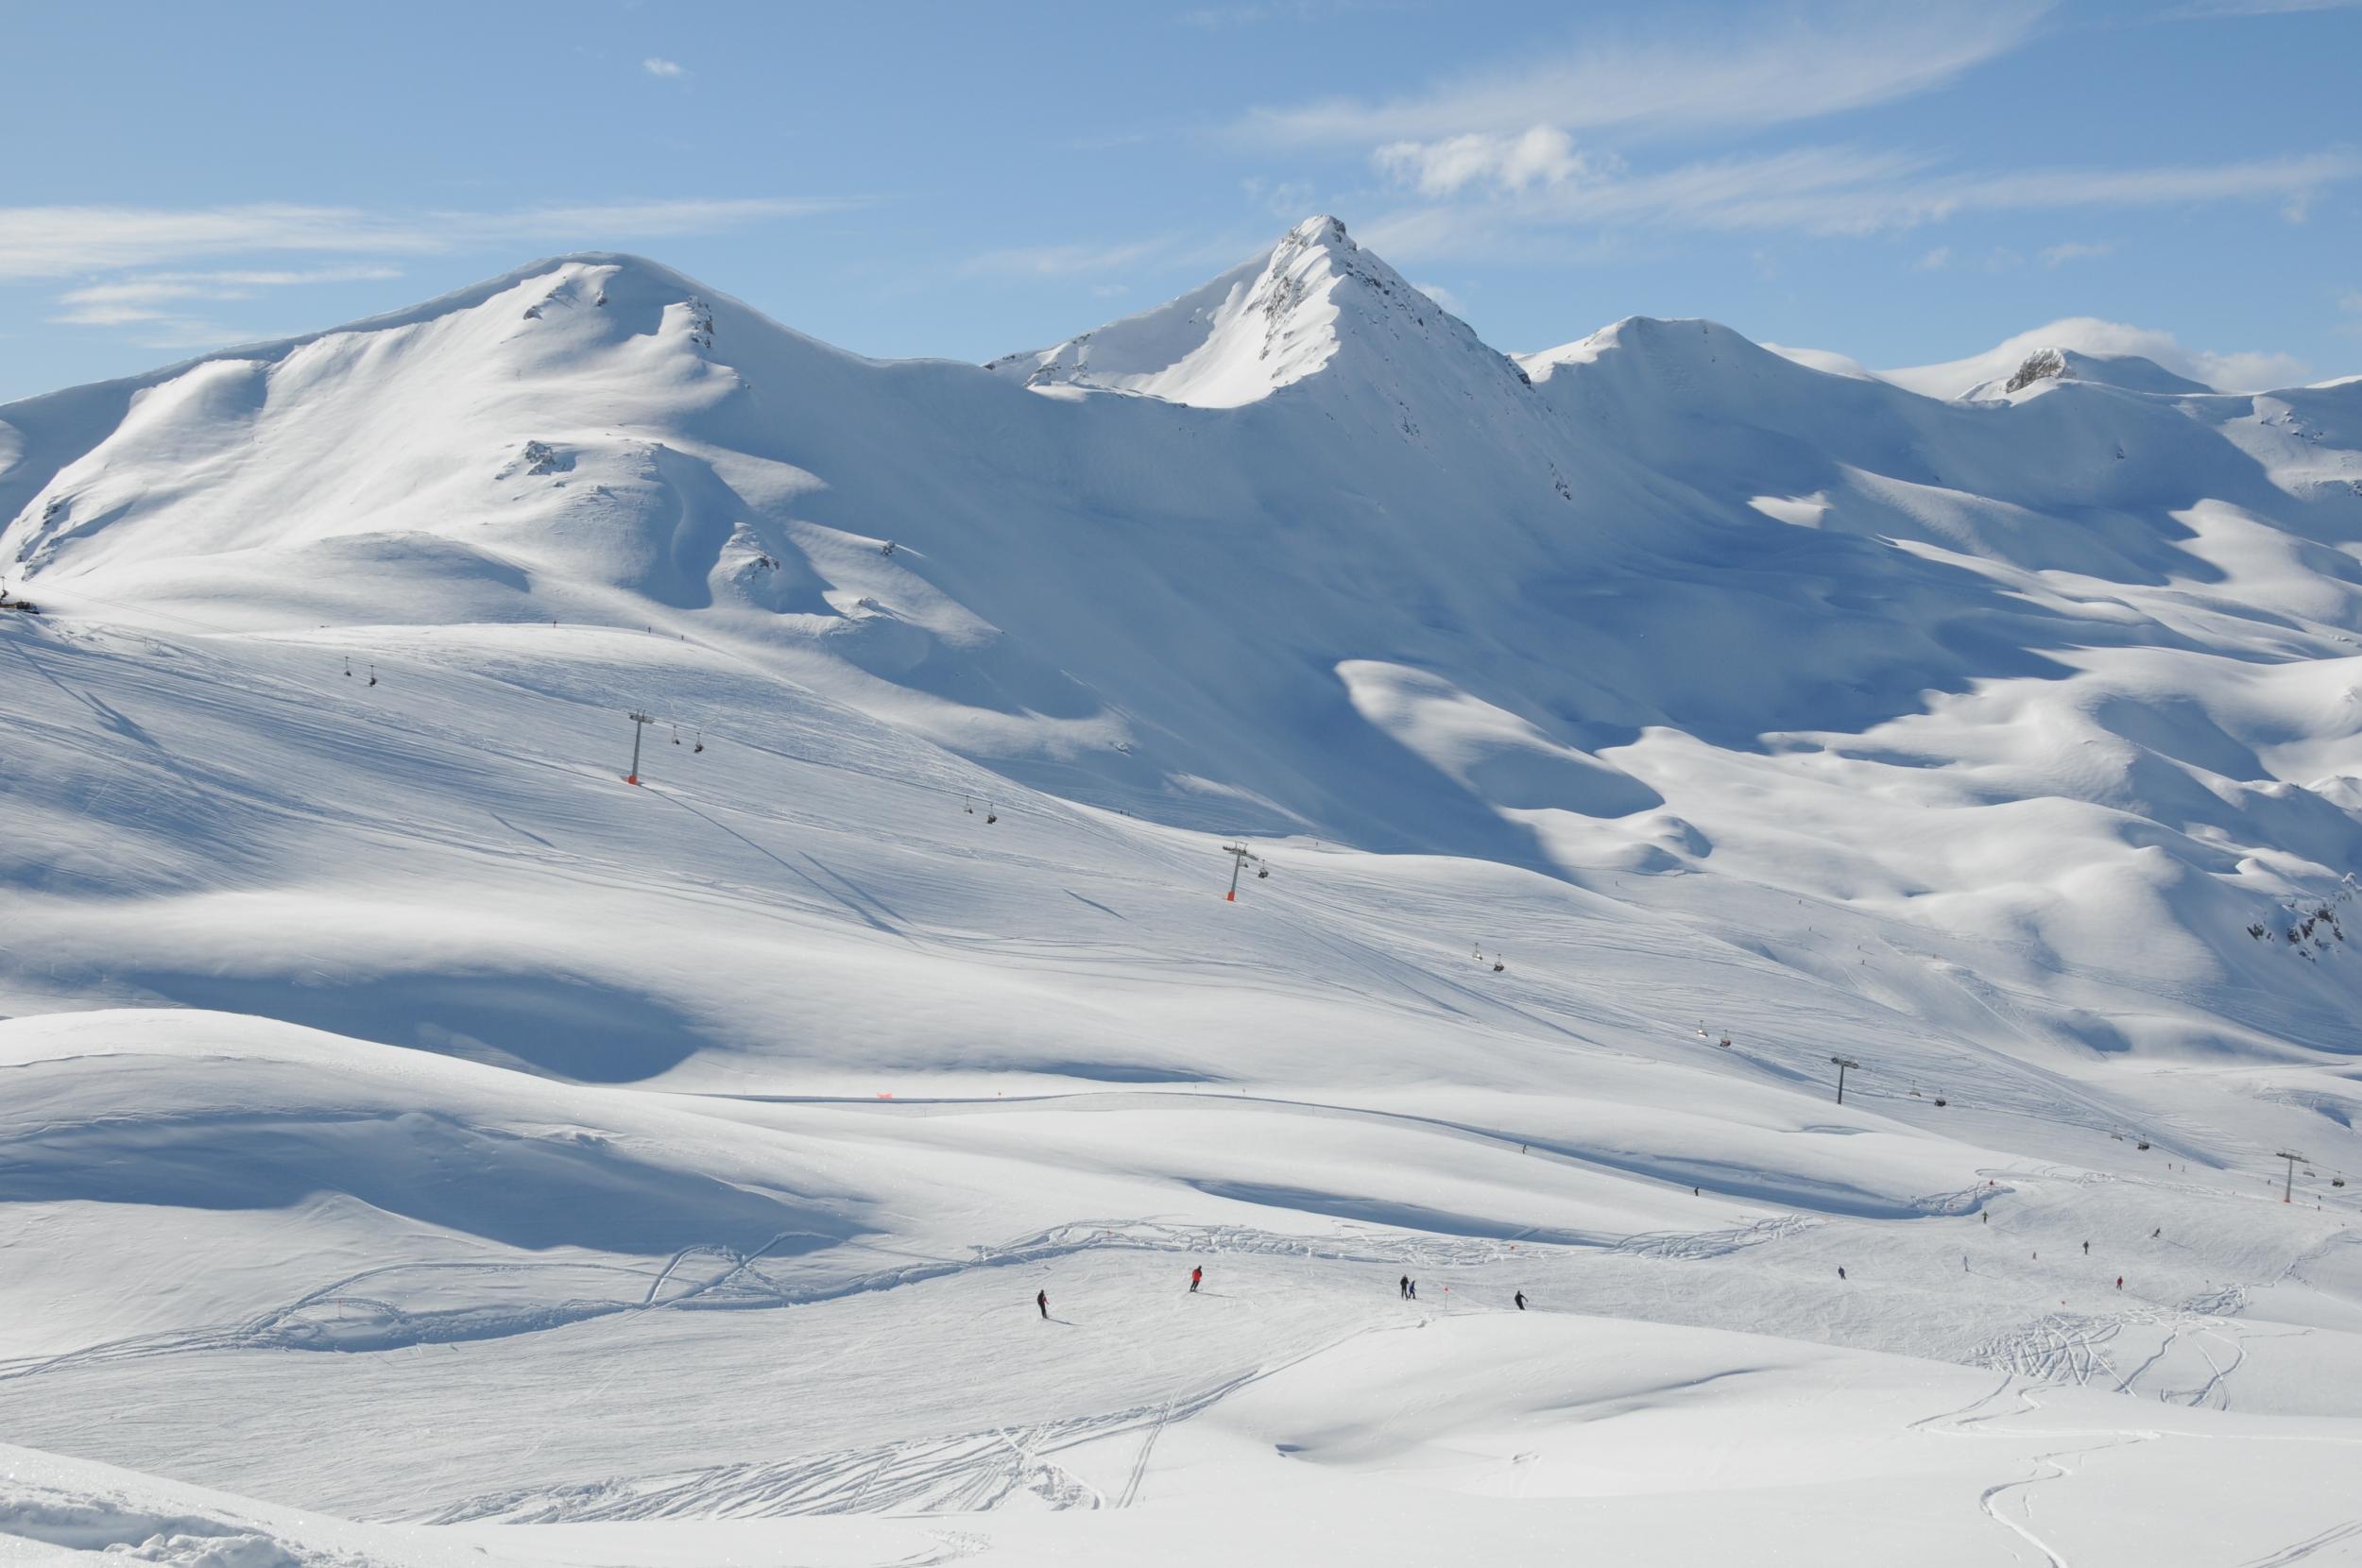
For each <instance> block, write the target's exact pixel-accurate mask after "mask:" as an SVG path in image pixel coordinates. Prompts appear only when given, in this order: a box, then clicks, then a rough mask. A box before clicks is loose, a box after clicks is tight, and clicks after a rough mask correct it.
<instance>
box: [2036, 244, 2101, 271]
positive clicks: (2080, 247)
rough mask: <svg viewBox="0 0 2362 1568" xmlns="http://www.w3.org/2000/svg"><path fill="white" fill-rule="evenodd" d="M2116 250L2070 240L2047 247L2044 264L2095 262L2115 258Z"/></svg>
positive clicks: (2043, 258) (2043, 255)
mask: <svg viewBox="0 0 2362 1568" xmlns="http://www.w3.org/2000/svg"><path fill="white" fill-rule="evenodd" d="M2115 250H2116V247H2114V246H2113V245H2086V244H2084V243H2083V242H2082V241H2081V240H2069V241H2067V242H2066V243H2065V244H2063V245H2053V246H2046V247H2044V249H2043V252H2042V264H2043V265H2045V266H2064V265H2065V264H2067V263H2069V262H2087V261H2095V260H2097V259H2098V258H2099V257H2101V256H2113V255H2114V254H2115Z"/></svg>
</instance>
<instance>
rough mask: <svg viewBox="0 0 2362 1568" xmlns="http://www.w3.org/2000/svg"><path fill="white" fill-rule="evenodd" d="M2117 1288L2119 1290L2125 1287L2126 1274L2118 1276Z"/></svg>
mask: <svg viewBox="0 0 2362 1568" xmlns="http://www.w3.org/2000/svg"><path fill="white" fill-rule="evenodd" d="M2116 1288H2117V1289H2119V1290H2121V1289H2123V1288H2124V1276H2123V1275H2122V1274H2118V1275H2117V1276H2116Z"/></svg>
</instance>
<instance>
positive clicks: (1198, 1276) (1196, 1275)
mask: <svg viewBox="0 0 2362 1568" xmlns="http://www.w3.org/2000/svg"><path fill="white" fill-rule="evenodd" d="M1205 1277H1206V1270H1203V1269H1192V1270H1190V1295H1192V1296H1194V1295H1196V1294H1197V1287H1198V1282H1199V1281H1201V1280H1203V1279H1205Z"/></svg>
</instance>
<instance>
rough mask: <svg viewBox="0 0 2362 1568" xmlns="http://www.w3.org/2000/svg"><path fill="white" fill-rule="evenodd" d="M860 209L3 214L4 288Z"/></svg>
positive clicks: (735, 205)
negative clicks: (225, 263) (207, 263)
mask: <svg viewBox="0 0 2362 1568" xmlns="http://www.w3.org/2000/svg"><path fill="white" fill-rule="evenodd" d="M859 204H860V203H859V201H858V200H856V199H791V198H784V197H737V198H726V199H711V200H699V199H680V200H670V201H639V202H609V203H592V204H583V205H576V206H556V205H550V206H540V207H531V208H522V209H519V210H516V211H512V212H505V213H468V212H449V211H435V212H418V213H397V212H384V211H371V210H367V209H361V208H352V207H315V206H302V205H295V204H288V203H267V202H265V203H249V204H244V205H238V206H229V207H214V208H160V207H0V281H20V280H30V279H41V278H73V277H80V276H84V275H87V274H90V273H94V272H111V271H118V270H121V269H124V268H129V267H167V266H175V265H184V264H188V263H190V262H194V261H201V260H205V259H208V258H212V257H227V256H265V255H274V254H275V255H353V254H356V253H361V254H376V255H381V256H405V255H430V254H435V253H437V252H442V251H450V250H456V249H461V248H465V247H471V246H485V245H498V244H523V243H535V244H551V243H556V244H565V243H568V242H570V241H581V240H588V239H597V240H600V241H608V240H619V239H645V238H650V237H656V236H661V235H668V234H686V233H700V232H712V231H715V230H724V229H730V228H736V227H739V226H741V225H744V224H748V223H755V222H761V221H763V220H767V219H778V218H796V217H808V216H812V215H814V214H817V213H831V212H839V211H842V210H844V209H846V208H847V207H852V206H856V205H859Z"/></svg>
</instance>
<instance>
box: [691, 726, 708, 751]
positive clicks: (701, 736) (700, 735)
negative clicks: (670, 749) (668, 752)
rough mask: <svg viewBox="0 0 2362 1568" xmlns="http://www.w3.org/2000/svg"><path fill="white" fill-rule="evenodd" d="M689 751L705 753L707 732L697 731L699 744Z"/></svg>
mask: <svg viewBox="0 0 2362 1568" xmlns="http://www.w3.org/2000/svg"><path fill="white" fill-rule="evenodd" d="M689 749H690V750H691V751H703V750H705V749H706V732H705V731H704V730H702V729H701V730H699V731H697V743H696V744H695V745H693V746H692V747H690V748H689Z"/></svg>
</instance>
